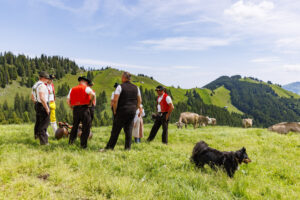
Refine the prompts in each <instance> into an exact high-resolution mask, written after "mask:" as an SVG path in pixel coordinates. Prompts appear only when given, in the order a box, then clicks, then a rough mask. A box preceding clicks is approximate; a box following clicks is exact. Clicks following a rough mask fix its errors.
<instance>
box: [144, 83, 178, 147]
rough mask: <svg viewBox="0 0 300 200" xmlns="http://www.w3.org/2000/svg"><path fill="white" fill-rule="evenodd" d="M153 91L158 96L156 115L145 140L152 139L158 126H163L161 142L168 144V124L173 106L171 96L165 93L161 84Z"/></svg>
mask: <svg viewBox="0 0 300 200" xmlns="http://www.w3.org/2000/svg"><path fill="white" fill-rule="evenodd" d="M155 91H156V92H157V94H158V98H157V112H158V116H157V118H156V119H155V122H154V125H153V127H152V129H151V132H150V135H149V137H148V139H147V141H148V142H150V141H152V140H153V139H154V138H155V136H156V134H157V132H158V130H159V128H160V126H162V127H163V133H162V142H163V143H164V144H168V124H169V119H170V115H171V113H172V111H173V109H174V106H173V103H172V99H171V97H170V96H169V95H168V94H167V93H165V89H164V87H163V86H161V85H159V86H157V87H156V89H155Z"/></svg>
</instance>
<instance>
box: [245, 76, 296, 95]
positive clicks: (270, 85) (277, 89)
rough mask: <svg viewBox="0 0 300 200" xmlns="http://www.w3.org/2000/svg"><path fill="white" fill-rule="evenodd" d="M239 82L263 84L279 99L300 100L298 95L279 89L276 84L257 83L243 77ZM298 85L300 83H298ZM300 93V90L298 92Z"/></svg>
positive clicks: (282, 88)
mask: <svg viewBox="0 0 300 200" xmlns="http://www.w3.org/2000/svg"><path fill="white" fill-rule="evenodd" d="M240 81H247V82H250V83H257V84H265V85H268V86H269V87H271V88H272V89H273V90H274V92H275V93H276V94H277V95H278V96H280V97H285V98H296V99H299V98H300V95H298V94H297V93H296V92H293V91H291V90H286V89H285V88H284V86H283V87H280V86H279V85H276V84H270V83H266V82H263V81H257V80H253V79H251V78H248V77H245V78H241V79H240ZM299 83H300V82H299ZM299 89H300V88H299ZM299 91H300V90H299Z"/></svg>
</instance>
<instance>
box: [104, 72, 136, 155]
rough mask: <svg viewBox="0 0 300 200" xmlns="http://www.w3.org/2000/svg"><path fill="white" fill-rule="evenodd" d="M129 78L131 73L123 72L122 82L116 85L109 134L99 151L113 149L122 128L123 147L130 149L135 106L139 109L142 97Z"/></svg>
mask: <svg viewBox="0 0 300 200" xmlns="http://www.w3.org/2000/svg"><path fill="white" fill-rule="evenodd" d="M130 80H131V74H130V73H129V72H123V74H122V84H121V85H119V86H118V87H117V89H116V91H115V94H114V100H113V113H114V122H113V127H112V131H111V136H110V139H109V141H108V143H107V145H106V147H105V149H100V152H103V151H105V150H107V149H111V150H113V149H114V147H115V145H116V143H117V140H118V137H119V134H120V132H121V130H122V128H123V129H124V132H125V149H126V150H130V148H131V138H132V128H133V119H134V116H135V113H136V110H137V108H139V109H141V107H140V105H141V102H142V98H141V92H140V90H139V88H138V87H137V86H136V85H134V84H132V83H131V82H130Z"/></svg>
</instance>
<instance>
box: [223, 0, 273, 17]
mask: <svg viewBox="0 0 300 200" xmlns="http://www.w3.org/2000/svg"><path fill="white" fill-rule="evenodd" d="M273 9H274V4H273V2H270V1H262V2H260V3H259V4H255V3H253V2H244V1H243V0H242V1H238V2H236V3H235V4H233V5H232V6H231V7H230V8H229V9H226V10H225V11H224V13H225V15H229V16H231V17H232V18H233V20H235V21H237V22H244V21H246V20H247V21H248V20H252V19H254V20H264V21H265V20H268V19H269V18H271V15H270V14H271V11H272V10H273Z"/></svg>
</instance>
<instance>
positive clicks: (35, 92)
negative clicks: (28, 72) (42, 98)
mask: <svg viewBox="0 0 300 200" xmlns="http://www.w3.org/2000/svg"><path fill="white" fill-rule="evenodd" d="M41 84H43V83H39V84H37V86H36V87H33V88H32V90H33V92H34V94H35V100H36V101H38V98H37V89H38V87H39V86H40V85H41Z"/></svg>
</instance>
